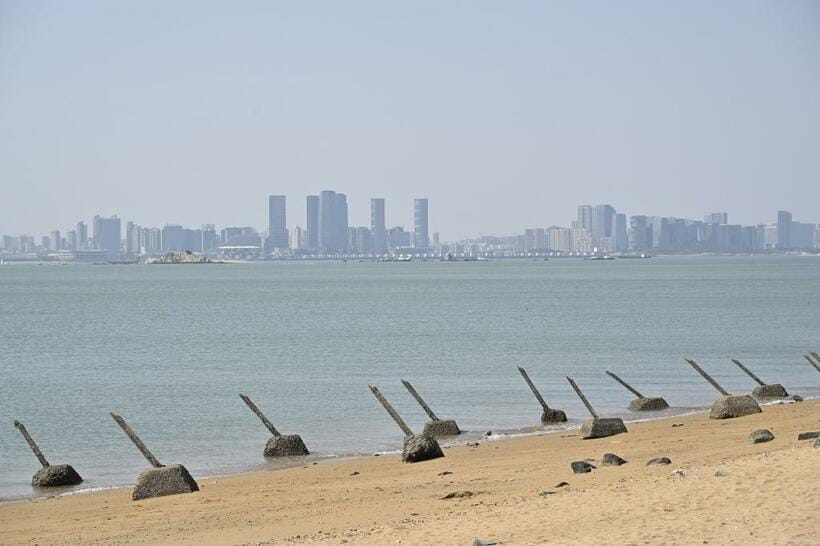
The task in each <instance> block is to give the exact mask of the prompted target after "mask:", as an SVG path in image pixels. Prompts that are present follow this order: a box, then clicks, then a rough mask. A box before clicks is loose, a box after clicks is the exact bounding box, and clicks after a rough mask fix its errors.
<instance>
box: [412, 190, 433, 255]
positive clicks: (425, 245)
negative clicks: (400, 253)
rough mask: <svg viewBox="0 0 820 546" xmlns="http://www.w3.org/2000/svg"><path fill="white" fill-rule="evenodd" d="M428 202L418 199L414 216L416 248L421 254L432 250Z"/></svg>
mask: <svg viewBox="0 0 820 546" xmlns="http://www.w3.org/2000/svg"><path fill="white" fill-rule="evenodd" d="M428 204H429V203H428V200H427V199H426V198H425V199H416V200H415V202H414V207H413V209H414V214H413V218H414V220H415V229H414V233H413V235H414V246H415V247H416V250H419V251H421V252H425V251H427V250H428V249H429V248H430V236H429V231H428V230H429V222H428Z"/></svg>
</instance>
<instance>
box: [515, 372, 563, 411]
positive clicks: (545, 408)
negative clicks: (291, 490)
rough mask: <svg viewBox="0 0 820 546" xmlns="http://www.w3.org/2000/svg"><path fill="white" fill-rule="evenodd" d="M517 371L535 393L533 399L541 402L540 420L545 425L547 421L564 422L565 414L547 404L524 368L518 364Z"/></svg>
mask: <svg viewBox="0 0 820 546" xmlns="http://www.w3.org/2000/svg"><path fill="white" fill-rule="evenodd" d="M518 372H519V373H520V374H521V377H523V378H524V381H526V382H527V385H528V386H529V387H530V390H531V391H532V393H533V394H534V395H535V399H536V400H538V403H539V404H541V409H542V410H543V411H542V412H541V422H542V423H544V424H545V425H546V424H547V423H565V422H566V420H567V414H566V413H564V412H563V411H561V410H559V409H554V408H551V407H549V406H548V405H547V402H546V401H545V400H544V397H543V396H541V393H540V392H538V389H537V388H536V387H535V384H534V383H533V382H532V380H531V379H530V376H529V375H528V374H527V371H526V370H525V369H524V368H522V367H521V366H518Z"/></svg>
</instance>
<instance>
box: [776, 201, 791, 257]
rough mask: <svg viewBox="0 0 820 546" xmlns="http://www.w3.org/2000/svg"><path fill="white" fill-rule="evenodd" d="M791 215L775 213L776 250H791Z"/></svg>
mask: <svg viewBox="0 0 820 546" xmlns="http://www.w3.org/2000/svg"><path fill="white" fill-rule="evenodd" d="M791 227H792V213H791V212H788V211H785V210H779V211H777V248H782V249H787V248H791Z"/></svg>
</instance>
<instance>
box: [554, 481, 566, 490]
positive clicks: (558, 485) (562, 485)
mask: <svg viewBox="0 0 820 546" xmlns="http://www.w3.org/2000/svg"><path fill="white" fill-rule="evenodd" d="M555 487H556V489H557V488H559V487H569V482H558V483H557V484H555Z"/></svg>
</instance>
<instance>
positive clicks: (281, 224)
mask: <svg viewBox="0 0 820 546" xmlns="http://www.w3.org/2000/svg"><path fill="white" fill-rule="evenodd" d="M285 215H286V199H285V196H284V195H269V196H268V239H267V245H266V248H265V250H266V251H268V252H272V251H273V250H274V249H281V250H284V249H287V248H288V228H287V225H288V224H287V218H286V216H285Z"/></svg>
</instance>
